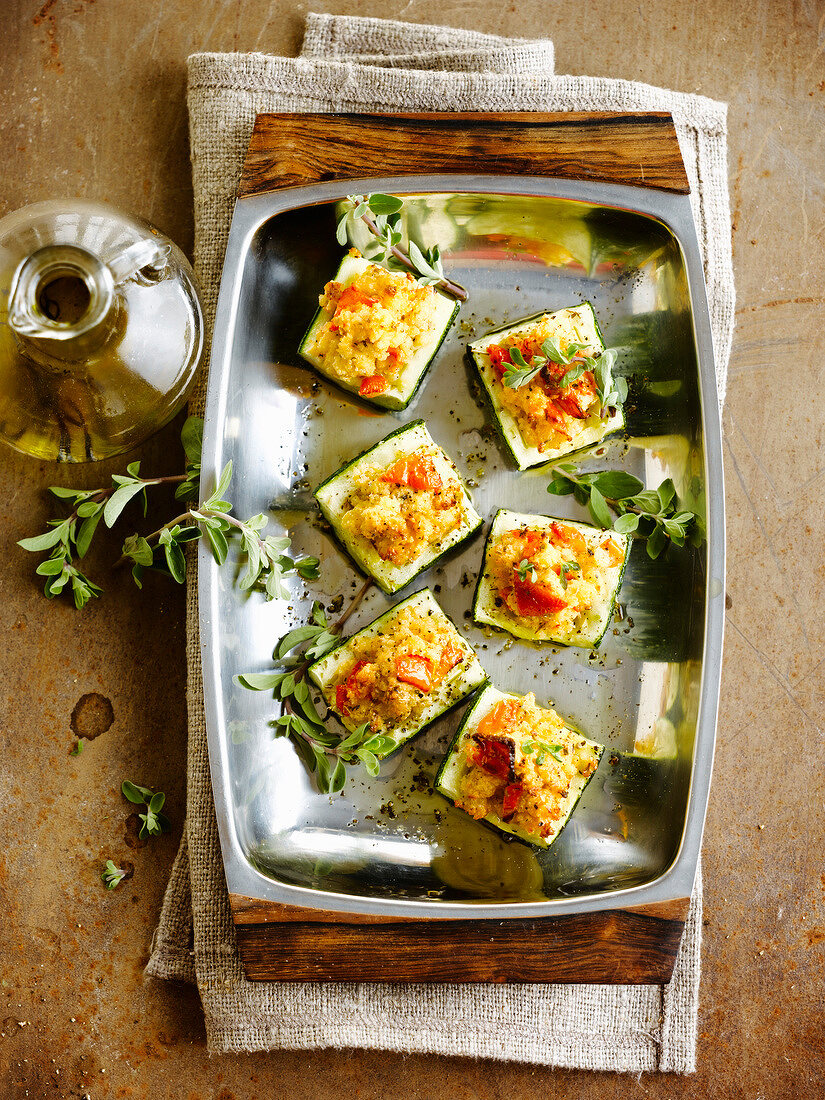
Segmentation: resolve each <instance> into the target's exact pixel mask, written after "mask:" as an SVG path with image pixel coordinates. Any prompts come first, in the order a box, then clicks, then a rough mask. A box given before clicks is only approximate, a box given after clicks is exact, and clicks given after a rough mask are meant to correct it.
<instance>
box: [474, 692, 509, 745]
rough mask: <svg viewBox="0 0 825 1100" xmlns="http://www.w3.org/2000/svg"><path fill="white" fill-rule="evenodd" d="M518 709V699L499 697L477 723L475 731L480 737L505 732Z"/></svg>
mask: <svg viewBox="0 0 825 1100" xmlns="http://www.w3.org/2000/svg"><path fill="white" fill-rule="evenodd" d="M518 711H519V702H518V699H500V700H499V701H498V702H497V703H496V705H495V706H494V707H490V709H489V710H488V711H487V713H486V714H485V715H484V717H483V718H482V719H481V721H480V722H479V723H478V726H476V732H477V733H479V734H480V735H481V736H482V737H490V736H493V735H495V734H497V733H506V732H507V731H508V730H509V729H510V727H511V726H512V724H513V720H514V719H515V717H516V715H517V714H518Z"/></svg>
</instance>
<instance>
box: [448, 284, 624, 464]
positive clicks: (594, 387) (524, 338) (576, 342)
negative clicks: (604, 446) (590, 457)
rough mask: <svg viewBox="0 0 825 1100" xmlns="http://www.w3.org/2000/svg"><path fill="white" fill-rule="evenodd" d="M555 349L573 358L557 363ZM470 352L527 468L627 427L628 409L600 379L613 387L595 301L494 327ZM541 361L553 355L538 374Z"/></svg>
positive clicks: (504, 431)
mask: <svg viewBox="0 0 825 1100" xmlns="http://www.w3.org/2000/svg"><path fill="white" fill-rule="evenodd" d="M548 340H549V341H550V344H547V341H548ZM543 345H545V346H544V347H543ZM548 347H553V348H554V354H555V353H556V352H558V353H560V355H559V357H560V358H562V359H565V360H568V359H569V360H570V361H569V362H567V363H558V362H556V361H555V360H554V359H552V358H551V357H550V356H548V355H547V348H548ZM513 349H515V351H514V350H513ZM467 351H468V353H469V355H470V358H471V359H472V361H473V362H474V364H475V366H476V368H477V370H478V373H479V375H480V376H481V381H482V383H483V384H484V388H485V389H486V391H487V395H488V397H489V399H490V403H491V405H492V408H493V413H494V416H495V419H496V423H497V427H498V429H499V432H500V434H501V437H502V439H503V440H504V443H505V445H506V447H507V449H508V450H509V452H510V454H511V455H512V456H513V459H514V460H515V463H516V465H517V466H518V468H519V469H520V470H528V469H530V468H531V467H533V466H540V465H543V464H544V463H546V462H553V461H555V460H557V459H559V458H561V457H562V455H569V454H572V453H573V452H574V451H580V450H583V449H585V448H587V447H592V446H594V445H595V444H596V443H599V442H600V441H601V440H603V439H604V438H605V436H607V435H610V433H611V432H615V431H618V430H619V428H622V427H623V426H624V412H623V410H622V407H621V406H620V405H618V406H612V405H611V406H608V407H607V408H603V407H602V403H601V400H600V397H599V393H600V390H599V383H600V381H601V383H602V384H605V383H606V388H607V392H608V393H609V392H611V390H612V374H610V371H609V368H607V371H608V374H607V375H605V374H604V370H605V367H606V364H605V365H602V366H599V367H598V369H597V366H596V364H597V362H598V359H599V356H600V354H601V352H602V351H604V340H603V339H602V334H601V331H600V329H599V325H598V322H597V321H596V315H595V313H594V312H593V307H592V305H591V304H590V303H589V302H582V303H581V304H580V305H578V306H570V307H568V308H566V309H559V310H556V311H555V312H554V313H537V314H534V315H533V316H532V317H525V318H524V319H522V320H520V321H517V322H516V323H515V324H514V325H507V326H505V327H503V328H498V329H494V330H493V331H492V332H488V333H487V334H486V335H485V336H483V337H482V338H481V339H480V340H475V341H473V343H471V344H469V345H468V346H467ZM571 356H572V358H570V357H571ZM534 359H537V361H538V362H539V363H541V362H542V361H544V360H546V362H545V363H544V366H543V367H542V368H541V369H540V370H538V371H537V373H532V372H533V371H534V370H535V368H534V367H533V361H534ZM521 363H524V364H526V366H525V367H521ZM568 377H569V378H570V379H571V381H570V382H569V384H568V382H567V381H566V378H568Z"/></svg>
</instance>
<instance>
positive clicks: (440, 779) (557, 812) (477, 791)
mask: <svg viewBox="0 0 825 1100" xmlns="http://www.w3.org/2000/svg"><path fill="white" fill-rule="evenodd" d="M603 752H604V745H599V744H597V743H596V742H595V741H588V740H587V738H586V737H584V736H583V735H582V734H581V733H580V732H579V731H578V730H576V729H574V728H573V727H572V726H571V725H570V724H569V723H567V722H565V721H564V719H563V718H561V717H560V715H558V714H557V713H556V712H555V711H554V710H552V709H549V708H546V707H539V706H537V705H536V701H535V698H534V696H533V695H532V694H530V695H524V696H521V695H510V694H508V693H506V692H502V691H499V690H498V689H497V688H494V687H492V686H491V685H487V686H486V687H485V688H484V690H483V691H482V692H481V693H480V695H479V696H478V698H477V699H476V701H475V702H474V703H473V705H472V706H471V707H470V709H469V710H468V711H467V713H466V715H465V716H464V720H463V721H462V723H461V725H460V726H459V728H458V730H457V731H456V735H455V737H454V739H453V742H452V744H451V745H450V748H449V750H448V751H447V755H446V756H445V758H444V761H443V763H442V765H441V767H440V769H439V771H438V775H437V776H436V780H435V789H436V790H437V791H438V792H439V793H440V794H443V795H444V797H445V798H448V799H449V800H450V801H451V802H452V803H454V804H455V805H456V806H457V807H458V808H459V809H460V810H464V811H465V812H466V813H468V814H469V815H470V816H471V817H473V818H475V819H476V820H477V821H483V822H485V823H486V824H487V825H490V826H492V827H493V828H494V829H498V831H499V832H501V833H505V834H508V835H510V836H515V837H518V839H519V840H524V841H526V842H527V843H528V844H532V845H534V846H535V847H537V848H549V847H550V845H551V844H552V843H553V841H554V840H555V839H556V837H557V836H558V835H559V833H560V832H561V831H562V829H563V828H564V826H565V825H566V824H567V822H568V821H569V820H570V815H571V814H572V813H573V810H574V809H575V808H576V804H577V803H578V801H579V799H580V798H581V796H582V793H583V792H584V789H585V787H586V786H587V784H588V783H589V782H590V780H591V778H592V777H593V774H594V773H595V771H596V768H597V767H598V765H599V761H600V759H601V757H602V753H603Z"/></svg>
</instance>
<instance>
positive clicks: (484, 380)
mask: <svg viewBox="0 0 825 1100" xmlns="http://www.w3.org/2000/svg"><path fill="white" fill-rule="evenodd" d="M585 307H586V308H587V310H588V311H589V315H588V321H589V322H590V323H591V324H592V328H593V335H594V336H595V337H596V339H597V340H598V342H599V344H600V345H601V348H602V349H603V348H604V346H605V344H604V337H603V336H602V331H601V328H600V327H599V322H598V320H597V319H596V313H595V311H594V309H593V306H592V304H591V303H590V302H580V303H579V304H578V305H576V306H566V307H565V308H564V309H557V310H553V311H552V312H547V311H544V312H542V313H533V314H531V315H530V316H529V317H522V318H521V319H520V320H518V321H515V322H513V323H511V324H508V325H501V326H500V327H499V328H495V329H492V330H491V331H490V332H487V333H485V334H484V336H482V337H481V338H480V339H478V340H473V341H472V342H471V343H469V344H468V345H467V358H468V359H469V361H470V363H472V365H473V367H474V368H475V370H476V372H477V373H478V376H479V379H480V381H481V385H482V389H483V390H484V393H485V397H486V400H487V404H488V407H489V409H490V412H491V415H492V417H493V420H494V422H495V425H496V428H497V430H498V433H499V436H500V438H501V440H502V442H503V444H504V447H505V449H506V451H507V453H508V455H509V456H510V458H512V460H513V462H514V463H515V465H516V466H517V467H518V469H519V470H532V469H535V468H536V467H539V466H546V465H548V464H549V463H552V462H558V460H559V459H560V458H562V457H563V458H574V457H575V456H577V455H582V454H584V453H586V452H587V451H590V450H592V449H593V448H594V447H596V446H598V445H599V444H600V443H601V442H602V441H603V440H604V439H606V438H607V436H609V435H612V434H614V433H615V432H618V431H620V430H621V429H622V428H623V427H624V426H625V415H624V409H623V408H621V407H620V408H618V409H617V410H616V413H615V415H614V416H612V417H610V419H609V420H607V421H606V422H605V424H604V430H603V431H601V432H599V434H598V435H597V436H596V437H594V438H593V439H592V440H590V441H588V442H587V443H585V444H583V445H581V446H579V447H564V446H562V447H559V448H557V449H556V450H554V451H545V452H543V453H541V454H539V453H538V452H537V450H536V448H534V447H528V446H527V444H525V443H524V442H523V440H522V436H521V433H520V431H519V429H518V426H517V424H516V423H515V421H514V420H513V423H512V424H511V423H508V422H507V421H508V420H512V419H513V418H512V417H510V416H509V414H508V413H507V411H506V410H504V409H502V408H501V407H500V406H499V404H498V400H497V397H496V391H495V386H494V384H493V381H492V378H491V376H490V371H489V364H488V363H487V354H486V348H487V347H488V346H489V344H490V342H491V340H492V341H493V342H494V338H495V337H502V336H506V335H508V334H509V333H511V332H515V331H518V330H520V329H523V328H526V327H528V326H530V325H532V324H535V323H536V322H538V321H540V320H542V318H544V317H555V316H557V315H558V314H561V313H566V312H568V311H579V310H582V309H583V308H585ZM505 417H506V418H507V420H505Z"/></svg>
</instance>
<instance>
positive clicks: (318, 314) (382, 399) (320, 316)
mask: <svg viewBox="0 0 825 1100" xmlns="http://www.w3.org/2000/svg"><path fill="white" fill-rule="evenodd" d="M355 259H356V258H355V257H353V256H350V255H349V254H347V255H345V256H344V258H343V259H342V260H341V263H340V264H339V266H338V270H337V271H336V273H335V276H334V277H333V278H334V279H336V280H337V281H340V282H344V281H345V280H346V279H347V278H348V277H349V274H350V273H352V272H353V271H356V270H363V265H367V266H373V267H380V266H381V265H380V264H371V262H370V261H368V260H364V261H363V262H362V264H358V267H357V269H356V268H354V267H353V261H354V260H355ZM435 293H436V294H437V295H438V298H439V301H444V302H447V301H449V299H448V298H447V296H446V295H444V294H442V293H441V292H440V291H435ZM459 308H460V303H459V302H458V301H456V302H455V303H454V304H453V307H452V311H451V313H450V316H449V317H447V318H446V319H445V320H444V327H443V328H442V329H441V331H440V334H439V336H438V338H437V340H436V342H435V343H434V345H433V347H432V350H431V352H430V355H429V358H428V359H427V360H426V362H425V363H424V364H423V365H422V367H421V370H420V372H419V374H418V376H417V377H416V379H415V381H414V383H413V384H412V385H411V386H409V387H407V388H406V389H405V390H403V392H402V393H401V394H393V393H389V394H388V393H383V394H376V395H375V396H373V397H365V396H363V395H361V394H359V392H358V386H357V385H351V386H348V385H347V384H346V383H345V382H342V381H341V380H340V379H338V378H333V377H331V376H330V375H329V374H327V373H326V372H325V371H324V369H323V367H322V366H321V365H320V363H318V362H317V360H315V359H314V358H313V357H312V356H310V355H308V354H307V351H306V349H307V346H308V345H309V343H310V342H311V339H312V338H313V337H314V335H315V332H316V330H317V329H318V328H320V326H321V325H322V324H323V323H324V322H325V321H327V320H329V314H328V313H327V312H326V310H323V309H321V308H320V307H319V308H318V309H317V310H316V311H315V314H314V316H313V318H312V320H311V321H310V323H309V325H308V327H307V330H306V332H305V333H304V335H303V337H302V338H301V342H300V344H299V345H298V354H299V355H300V356H301V358H302V359H304V360H305V361H306V362H307V363H309V365H310V366H311V367H312V368H313V369H314V370H316V371H317V372H318V373H319V374H320V375H322V376H323V377H324V378H325V379H326V380H327V381H328V382H332V383H333V384H334V385H336V386H338V387H340V388H341V389H343V390H345V391H346V392H347V393H351V394H354V395H355V397H357V398H358V400H359V401H363V402H364V403H365V404H366V405H370V406H372V407H374V408H378V409H382V410H390V411H392V412H401V411H403V410H404V409H406V408H407V406H408V405H409V404H410V402H411V401H412V400H413V398H414V397H415V395H416V394H417V393H418V390H419V389H420V387H421V384H422V383H423V381H424V378H425V377H426V374H427V372H428V371H429V369H430V367H431V366H432V364H433V361H434V359H435V357H436V355H437V354H438V352H439V350H440V348H441V345H442V344H443V343H444V340H445V338H446V336H447V333H448V332H449V331H450V328H451V327H452V325H453V322H454V321H455V319H456V317H457V316H458V311H459Z"/></svg>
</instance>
